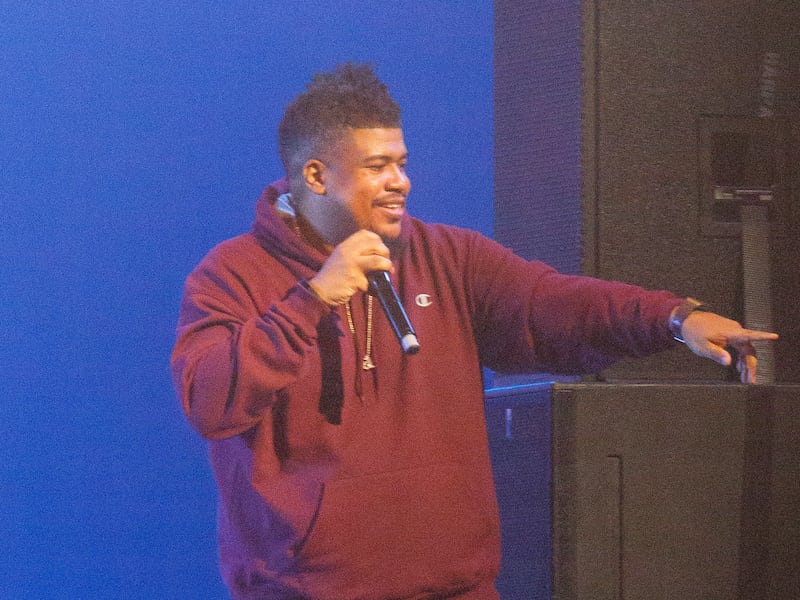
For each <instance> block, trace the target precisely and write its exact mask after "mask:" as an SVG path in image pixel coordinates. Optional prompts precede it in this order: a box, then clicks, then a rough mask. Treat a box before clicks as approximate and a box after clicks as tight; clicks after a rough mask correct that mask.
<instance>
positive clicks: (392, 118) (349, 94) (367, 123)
mask: <svg viewBox="0 0 800 600" xmlns="http://www.w3.org/2000/svg"><path fill="white" fill-rule="evenodd" d="M373 127H377V128H396V127H401V120H400V107H399V106H398V104H397V103H396V102H395V101H394V100H393V99H392V97H391V96H390V95H389V89H388V87H387V86H386V84H384V83H383V82H382V81H381V80H380V79H378V77H377V75H375V71H374V68H373V67H372V65H369V64H356V63H350V62H348V63H344V64H341V65H338V66H337V67H336V68H335V69H334V70H333V71H331V72H322V73H316V74H315V75H313V76H312V78H311V81H310V82H309V84H308V85H307V86H306V91H305V92H303V93H302V94H300V95H299V96H298V97H297V98H295V99H294V100H293V101H292V102H291V103H290V104H289V105H288V106H287V107H286V110H285V112H284V113H283V118H282V119H281V122H280V125H279V127H278V152H279V153H280V157H281V161H282V162H283V167H284V169H285V171H286V174H287V175H288V176H289V177H290V178H292V177H294V176H297V175H298V174H299V171H300V169H301V168H302V166H303V165H304V164H305V162H306V161H307V160H308V159H309V158H311V157H312V156H320V154H321V153H322V152H324V151H325V150H330V149H331V148H332V147H333V145H334V144H335V143H336V142H337V141H338V140H339V139H340V137H341V135H342V133H343V131H344V130H346V129H349V128H355V129H361V128H373Z"/></svg>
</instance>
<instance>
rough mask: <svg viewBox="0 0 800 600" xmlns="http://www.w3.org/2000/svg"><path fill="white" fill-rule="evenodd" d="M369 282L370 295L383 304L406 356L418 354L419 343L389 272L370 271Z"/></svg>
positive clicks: (368, 274)
mask: <svg viewBox="0 0 800 600" xmlns="http://www.w3.org/2000/svg"><path fill="white" fill-rule="evenodd" d="M367 281H369V293H370V294H371V295H372V296H375V297H376V298H377V299H378V301H379V302H380V303H381V307H382V308H383V312H384V313H386V318H388V319H389V323H391V324H392V329H394V333H395V335H396V336H397V339H398V340H399V341H400V347H401V348H402V349H403V352H404V353H405V354H416V353H417V352H419V341H418V340H417V334H416V333H415V332H414V328H413V327H412V326H411V322H410V321H409V320H408V315H407V314H406V311H405V309H404V308H403V305H402V303H401V302H400V298H398V297H397V292H396V291H395V289H394V286H393V285H392V282H391V280H390V279H389V273H388V272H387V271H370V272H369V273H367Z"/></svg>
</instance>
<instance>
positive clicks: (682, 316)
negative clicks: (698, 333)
mask: <svg viewBox="0 0 800 600" xmlns="http://www.w3.org/2000/svg"><path fill="white" fill-rule="evenodd" d="M710 310H711V308H709V306H708V305H706V304H703V303H702V302H700V301H699V300H695V299H694V298H685V299H684V300H683V302H681V303H680V304H678V306H676V307H675V308H673V309H672V312H671V313H670V315H669V321H668V323H667V325H668V327H669V331H670V333H671V334H672V337H673V338H674V339H675V341H677V342H680V343H682V344H685V343H686V340H685V339H684V338H683V323H684V321H686V319H687V318H688V317H689V315H691V314H692V313H693V312H695V311H701V312H708V311H710Z"/></svg>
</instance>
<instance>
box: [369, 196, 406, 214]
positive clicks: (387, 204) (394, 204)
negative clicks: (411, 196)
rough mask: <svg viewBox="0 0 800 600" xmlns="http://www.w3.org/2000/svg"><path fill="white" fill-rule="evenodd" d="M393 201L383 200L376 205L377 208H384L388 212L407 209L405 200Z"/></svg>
mask: <svg viewBox="0 0 800 600" xmlns="http://www.w3.org/2000/svg"><path fill="white" fill-rule="evenodd" d="M395 198H396V199H393V200H382V201H378V202H376V203H375V206H376V207H377V208H384V209H386V210H391V211H397V210H403V209H404V208H405V207H406V201H405V198H397V197H395Z"/></svg>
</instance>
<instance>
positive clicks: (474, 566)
mask: <svg viewBox="0 0 800 600" xmlns="http://www.w3.org/2000/svg"><path fill="white" fill-rule="evenodd" d="M478 471H479V470H478ZM470 475H473V476H474V475H475V470H473V469H471V468H469V467H467V466H465V465H452V464H437V465H429V466H425V467H420V468H415V469H408V470H402V471H394V472H390V473H381V474H378V475H370V476H364V477H357V478H351V479H342V480H336V481H331V482H329V483H327V484H326V485H325V488H324V492H323V495H322V501H321V504H320V507H319V510H318V512H317V515H316V517H315V519H314V522H313V523H312V526H311V529H310V531H309V533H308V535H307V536H306V537H305V540H304V541H303V542H302V546H300V547H299V548H298V549H297V554H296V558H297V561H298V564H297V566H298V568H299V569H300V571H301V572H302V573H303V574H304V577H303V579H304V581H305V582H306V584H307V589H306V590H305V592H307V593H309V594H310V595H312V596H314V597H320V598H344V597H347V598H350V597H353V598H373V597H407V596H408V597H410V596H412V595H414V594H415V593H419V592H420V591H425V592H428V593H435V594H444V593H453V592H457V591H461V590H468V589H470V588H471V587H473V586H475V585H476V584H478V583H479V582H480V581H483V580H486V579H487V578H492V577H493V576H494V573H495V572H496V570H497V566H498V562H499V531H498V525H497V510H496V504H495V501H494V495H493V490H492V487H491V480H489V482H488V483H487V481H486V479H484V478H482V477H480V476H478V477H477V478H476V479H472V478H470ZM481 484H483V485H481Z"/></svg>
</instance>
